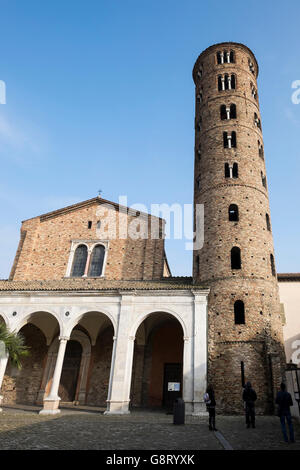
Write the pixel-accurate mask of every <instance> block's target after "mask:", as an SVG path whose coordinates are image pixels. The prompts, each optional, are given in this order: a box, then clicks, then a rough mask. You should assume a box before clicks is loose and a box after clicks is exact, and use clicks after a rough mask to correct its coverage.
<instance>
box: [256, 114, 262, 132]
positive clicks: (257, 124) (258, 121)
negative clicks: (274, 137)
mask: <svg viewBox="0 0 300 470" xmlns="http://www.w3.org/2000/svg"><path fill="white" fill-rule="evenodd" d="M254 125H255V126H256V127H258V128H259V129H260V130H261V123H260V119H259V117H258V116H257V114H256V113H254Z"/></svg>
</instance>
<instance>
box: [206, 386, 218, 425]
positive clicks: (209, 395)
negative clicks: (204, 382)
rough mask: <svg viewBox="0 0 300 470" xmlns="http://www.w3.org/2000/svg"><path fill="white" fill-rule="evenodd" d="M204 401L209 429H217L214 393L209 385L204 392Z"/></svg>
mask: <svg viewBox="0 0 300 470" xmlns="http://www.w3.org/2000/svg"><path fill="white" fill-rule="evenodd" d="M204 401H205V403H206V409H207V411H208V414H209V427H208V428H209V430H210V431H217V429H216V400H215V393H214V390H213V388H212V386H211V385H209V386H208V387H207V389H206V393H205V394H204Z"/></svg>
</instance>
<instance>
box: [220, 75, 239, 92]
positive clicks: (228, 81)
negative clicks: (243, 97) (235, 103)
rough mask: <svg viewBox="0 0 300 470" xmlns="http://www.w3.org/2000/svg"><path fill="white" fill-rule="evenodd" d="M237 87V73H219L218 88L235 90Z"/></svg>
mask: <svg viewBox="0 0 300 470" xmlns="http://www.w3.org/2000/svg"><path fill="white" fill-rule="evenodd" d="M235 87H236V79H235V75H234V74H231V75H228V73H225V75H218V90H219V91H224V90H235Z"/></svg>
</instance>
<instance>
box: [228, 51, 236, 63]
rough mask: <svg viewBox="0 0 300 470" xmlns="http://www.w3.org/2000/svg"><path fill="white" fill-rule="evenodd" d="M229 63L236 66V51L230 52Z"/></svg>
mask: <svg viewBox="0 0 300 470" xmlns="http://www.w3.org/2000/svg"><path fill="white" fill-rule="evenodd" d="M229 62H231V63H232V64H234V62H235V56H234V51H230V56H229Z"/></svg>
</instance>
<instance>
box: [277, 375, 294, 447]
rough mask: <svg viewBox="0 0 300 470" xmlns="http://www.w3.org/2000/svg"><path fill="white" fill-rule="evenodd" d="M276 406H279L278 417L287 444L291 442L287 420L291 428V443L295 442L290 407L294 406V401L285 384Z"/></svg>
mask: <svg viewBox="0 0 300 470" xmlns="http://www.w3.org/2000/svg"><path fill="white" fill-rule="evenodd" d="M276 405H278V416H279V417H280V424H281V429H282V433H283V438H284V440H285V442H289V440H288V436H287V432H286V426H285V420H287V424H288V427H289V433H290V442H295V438H294V429H293V423H292V416H291V411H290V406H293V400H292V397H291V395H290V393H288V392H287V391H286V387H285V384H284V383H282V384H281V385H280V392H278V393H277V397H276Z"/></svg>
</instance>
